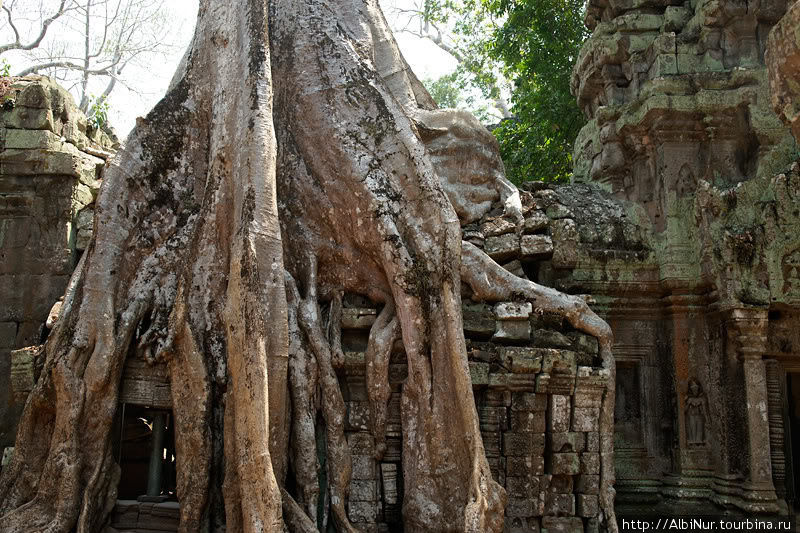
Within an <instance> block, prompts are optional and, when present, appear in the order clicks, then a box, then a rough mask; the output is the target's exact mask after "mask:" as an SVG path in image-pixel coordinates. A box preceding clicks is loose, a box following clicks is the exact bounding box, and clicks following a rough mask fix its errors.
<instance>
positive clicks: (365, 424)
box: [345, 402, 369, 431]
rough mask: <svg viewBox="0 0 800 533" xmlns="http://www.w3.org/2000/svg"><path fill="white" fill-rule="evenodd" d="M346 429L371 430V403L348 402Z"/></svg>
mask: <svg viewBox="0 0 800 533" xmlns="http://www.w3.org/2000/svg"><path fill="white" fill-rule="evenodd" d="M345 429H346V430H348V431H368V430H369V404H368V403H367V402H347V423H346V424H345Z"/></svg>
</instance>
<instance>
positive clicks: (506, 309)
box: [494, 302, 533, 320]
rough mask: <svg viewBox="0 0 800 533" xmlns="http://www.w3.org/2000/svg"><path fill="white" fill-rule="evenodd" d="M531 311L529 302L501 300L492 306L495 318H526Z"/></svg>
mask: <svg viewBox="0 0 800 533" xmlns="http://www.w3.org/2000/svg"><path fill="white" fill-rule="evenodd" d="M532 311H533V305H532V304H531V303H530V302H501V303H499V304H496V305H495V306H494V315H495V317H496V318H497V320H527V319H528V317H530V316H531V312H532Z"/></svg>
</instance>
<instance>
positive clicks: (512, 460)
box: [506, 455, 544, 476]
mask: <svg viewBox="0 0 800 533" xmlns="http://www.w3.org/2000/svg"><path fill="white" fill-rule="evenodd" d="M506 473H507V474H508V475H517V476H541V475H542V474H544V457H543V456H541V455H523V456H509V457H506Z"/></svg>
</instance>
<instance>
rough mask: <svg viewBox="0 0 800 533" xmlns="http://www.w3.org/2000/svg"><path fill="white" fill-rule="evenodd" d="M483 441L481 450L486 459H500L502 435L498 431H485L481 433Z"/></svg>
mask: <svg viewBox="0 0 800 533" xmlns="http://www.w3.org/2000/svg"><path fill="white" fill-rule="evenodd" d="M481 438H482V439H483V449H484V451H485V452H486V458H487V459H489V458H492V457H500V455H501V453H502V445H501V443H502V440H503V433H502V432H500V431H486V432H481Z"/></svg>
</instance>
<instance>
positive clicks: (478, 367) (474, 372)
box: [469, 361, 489, 386]
mask: <svg viewBox="0 0 800 533" xmlns="http://www.w3.org/2000/svg"><path fill="white" fill-rule="evenodd" d="M469 377H470V379H471V380H472V385H473V386H477V385H488V384H489V363H476V362H474V361H470V362H469Z"/></svg>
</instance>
